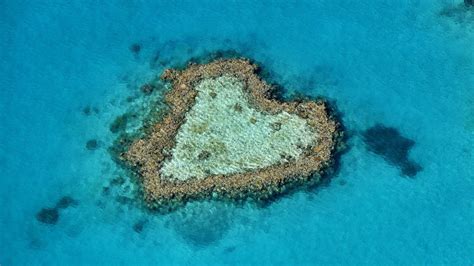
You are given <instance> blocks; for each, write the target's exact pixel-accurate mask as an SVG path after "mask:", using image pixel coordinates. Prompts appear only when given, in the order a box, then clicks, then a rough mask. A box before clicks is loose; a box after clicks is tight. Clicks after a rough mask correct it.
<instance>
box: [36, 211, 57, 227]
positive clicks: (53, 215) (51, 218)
mask: <svg viewBox="0 0 474 266" xmlns="http://www.w3.org/2000/svg"><path fill="white" fill-rule="evenodd" d="M36 219H37V220H38V221H40V222H42V223H44V224H51V225H54V224H56V223H57V222H58V220H59V211H58V209H57V208H43V209H41V210H40V211H39V212H38V213H37V214H36Z"/></svg>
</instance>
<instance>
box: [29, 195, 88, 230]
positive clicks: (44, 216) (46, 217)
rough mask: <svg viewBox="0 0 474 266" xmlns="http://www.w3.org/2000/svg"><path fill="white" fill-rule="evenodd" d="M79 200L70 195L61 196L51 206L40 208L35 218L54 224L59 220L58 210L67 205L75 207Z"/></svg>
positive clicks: (65, 207) (67, 206)
mask: <svg viewBox="0 0 474 266" xmlns="http://www.w3.org/2000/svg"><path fill="white" fill-rule="evenodd" d="M77 205H79V202H78V201H77V200H75V199H74V198H72V197H70V196H63V197H61V198H60V199H59V200H58V201H57V202H56V205H55V206H54V207H53V208H42V209H41V210H40V211H39V212H38V213H37V214H36V220H38V221H39V222H41V223H44V224H49V225H55V224H56V223H57V222H58V221H59V217H60V215H59V211H60V210H63V209H67V208H69V207H76V206H77Z"/></svg>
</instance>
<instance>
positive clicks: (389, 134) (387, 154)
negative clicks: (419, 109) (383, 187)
mask: <svg viewBox="0 0 474 266" xmlns="http://www.w3.org/2000/svg"><path fill="white" fill-rule="evenodd" d="M362 136H363V140H364V142H365V144H366V147H367V149H368V150H369V151H371V152H373V153H375V154H377V155H380V156H382V158H384V159H385V160H386V161H387V162H389V163H390V164H392V165H395V166H397V167H398V168H400V169H401V173H402V174H403V175H405V176H408V177H414V176H415V175H416V174H418V172H419V171H421V170H422V167H421V166H420V165H419V164H418V163H416V162H414V161H412V160H410V158H409V156H408V155H409V152H410V149H411V148H412V147H413V145H415V142H414V141H413V140H411V139H408V138H405V137H403V136H402V135H400V132H398V130H397V129H396V128H393V127H386V126H384V125H381V124H376V125H375V126H373V127H371V128H369V129H367V130H366V131H364V132H363V134H362Z"/></svg>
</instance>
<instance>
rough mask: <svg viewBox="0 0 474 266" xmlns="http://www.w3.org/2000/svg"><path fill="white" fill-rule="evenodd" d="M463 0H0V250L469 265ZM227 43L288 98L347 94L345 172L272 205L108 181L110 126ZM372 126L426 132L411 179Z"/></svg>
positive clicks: (468, 93) (469, 144) (471, 129)
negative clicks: (370, 139)
mask: <svg viewBox="0 0 474 266" xmlns="http://www.w3.org/2000/svg"><path fill="white" fill-rule="evenodd" d="M460 2H462V1H454V0H439V1H435V0H430V1H428V0H426V1H424V0H418V1H417V0H410V1H409V0H403V1H402V0H401V1H368V0H361V1H344V0H338V1H322V0H320V1H307V2H304V1H298V2H296V1H295V2H289V1H272V2H270V1H268V2H261V1H161V2H157V1H103V3H102V4H98V3H97V1H69V2H65V1H44V2H42V1H33V2H32V1H2V8H1V9H0V10H1V11H0V14H1V15H0V39H1V40H2V41H1V42H0V56H1V57H0V60H1V61H0V70H1V71H0V85H1V88H0V104H1V105H0V107H1V109H0V111H1V112H0V119H1V121H2V122H1V126H0V137H1V138H0V139H1V141H0V170H1V171H0V172H1V179H0V195H1V197H0V204H1V205H0V206H1V214H0V219H1V220H0V264H1V265H35V264H43V265H81V264H127V265H140V264H158V263H159V264H191V263H192V264H198V265H200V264H281V265H283V264H285V265H288V264H325V265H333V264H341V265H342V264H347V265H349V264H350V265H392V264H397V265H413V264H449V265H472V264H473V263H474V142H473V140H474V10H468V9H466V8H463V7H462V5H461V3H460ZM133 44H139V45H140V47H141V49H140V51H139V52H138V53H134V52H132V51H131V50H130V46H131V45H133ZM229 49H230V50H235V51H237V52H238V53H241V54H244V55H246V56H249V57H252V58H254V59H255V60H257V61H259V62H261V63H262V64H263V65H264V67H265V69H267V70H268V71H269V73H271V74H270V77H269V78H271V79H272V80H274V81H277V82H279V83H280V84H282V85H283V86H284V87H285V88H286V90H287V91H286V95H290V94H291V93H294V92H300V93H304V94H307V95H310V96H324V97H327V98H330V99H332V100H333V101H335V103H336V105H337V108H338V110H339V111H340V112H341V115H342V119H343V122H344V125H345V126H346V128H347V130H348V132H349V134H348V135H349V139H348V147H349V149H348V150H347V152H346V153H345V154H343V156H342V157H341V165H340V168H339V171H338V173H337V175H336V176H334V177H333V178H331V179H330V180H329V181H328V182H325V184H323V185H321V186H319V187H318V188H315V189H313V190H310V191H301V192H298V193H294V194H292V195H288V196H285V197H284V198H283V199H281V200H278V201H276V202H274V203H273V204H271V205H270V206H268V207H266V208H257V207H255V206H252V205H245V206H241V207H236V206H233V205H229V204H225V203H216V202H210V203H209V202H203V203H194V204H190V205H188V206H187V207H186V208H184V209H181V210H179V211H178V212H175V213H172V214H170V215H165V216H160V215H152V214H149V213H147V212H145V211H143V210H141V209H139V208H137V207H134V206H133V205H132V204H129V203H128V201H127V200H126V199H127V198H124V197H125V196H126V197H129V196H130V191H133V184H128V180H126V181H125V184H119V185H109V184H110V182H111V181H110V180H111V179H114V178H115V179H116V178H117V177H118V176H123V177H124V176H125V175H124V173H123V172H122V170H121V169H119V168H118V167H117V166H116V165H115V163H114V162H113V161H112V159H111V157H110V155H109V153H108V152H107V148H108V147H109V146H110V145H111V143H112V141H113V140H114V139H115V138H116V135H115V134H113V133H111V132H110V130H109V125H110V124H111V123H112V121H113V120H114V119H115V117H117V116H118V115H121V114H123V113H124V112H127V111H130V110H132V111H133V110H140V109H141V108H143V107H146V106H147V104H149V102H152V101H153V100H156V99H159V97H160V93H161V92H162V91H159V90H158V91H155V92H154V93H153V95H152V96H144V95H143V94H142V93H141V92H140V90H139V86H140V85H141V84H143V83H144V82H148V81H150V80H151V79H152V78H153V77H154V76H156V75H157V74H159V73H160V72H161V71H162V70H163V67H166V66H170V65H176V64H180V63H183V62H186V61H187V60H188V59H189V58H190V57H193V56H199V55H202V54H205V53H209V52H212V51H215V50H229ZM86 107H90V110H91V111H90V112H86V113H88V114H86V113H85V112H84V111H85V110H84V108H86ZM377 124H380V125H383V126H385V127H390V128H394V129H396V131H397V132H398V133H399V137H400V138H402V139H403V138H404V139H405V140H410V141H411V142H412V143H413V144H414V145H413V146H412V147H411V148H409V151H408V156H409V158H405V159H406V160H410V161H412V162H416V163H417V164H418V165H420V167H421V168H422V169H421V170H420V171H419V172H417V174H416V175H415V176H413V177H411V178H410V177H408V176H405V175H403V174H402V171H401V170H400V169H399V168H400V165H397V162H396V160H392V161H390V160H389V155H387V154H385V155H384V154H377V153H375V152H373V150H372V151H371V150H370V149H368V147H367V146H368V144H367V143H364V138H363V135H364V132H367V131H366V130H367V129H369V128H371V127H373V126H375V125H377ZM135 126H136V125H135ZM133 127H134V125H133V124H131V125H129V128H128V129H127V130H129V131H132V130H133ZM382 137H383V136H382ZM91 139H96V140H97V141H98V148H97V149H95V150H89V149H87V148H86V142H87V141H88V140H91ZM402 143H403V142H402ZM406 143H409V141H408V142H406ZM395 146H396V145H395ZM392 159H393V158H392ZM402 159H403V158H402ZM402 164H403V162H402ZM116 180H117V179H116ZM116 183H121V182H118V181H116ZM104 186H108V187H110V189H109V190H110V191H104V188H103V187H104ZM127 186H128V187H131V188H127ZM127 193H128V194H127ZM66 195H69V196H71V197H73V198H74V199H75V200H77V202H78V204H77V205H76V206H70V207H68V208H65V209H62V210H60V211H59V219H58V221H57V222H56V224H44V223H40V222H39V221H38V220H37V219H36V215H37V213H38V212H39V211H40V210H41V209H42V208H46V207H48V208H52V207H54V205H55V204H56V202H57V201H58V200H59V199H60V198H61V197H63V196H66ZM120 196H121V198H119V197H120ZM140 229H141V230H140Z"/></svg>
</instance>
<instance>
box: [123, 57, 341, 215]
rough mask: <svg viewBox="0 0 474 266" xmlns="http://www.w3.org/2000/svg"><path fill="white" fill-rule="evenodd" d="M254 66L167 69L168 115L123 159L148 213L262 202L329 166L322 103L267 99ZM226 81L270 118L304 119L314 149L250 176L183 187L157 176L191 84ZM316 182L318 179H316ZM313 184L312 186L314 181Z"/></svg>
mask: <svg viewBox="0 0 474 266" xmlns="http://www.w3.org/2000/svg"><path fill="white" fill-rule="evenodd" d="M256 71H257V66H256V65H255V64H252V63H251V62H250V61H249V60H247V59H221V60H216V61H213V62H211V63H208V64H202V65H198V64H192V63H191V64H189V65H188V67H187V68H186V69H184V70H173V69H168V70H166V71H164V73H163V74H162V76H161V78H162V79H163V80H167V81H170V82H171V83H172V89H171V90H170V91H169V93H168V94H167V95H166V98H165V100H166V103H167V104H168V105H169V106H170V111H169V112H168V113H167V114H166V115H165V117H164V118H163V119H162V120H161V121H160V122H159V123H157V124H155V125H154V127H153V128H152V130H150V132H149V134H148V135H147V136H146V137H145V138H141V139H137V140H135V141H134V142H133V143H132V145H131V146H130V148H129V149H128V151H127V152H125V153H124V154H123V155H122V159H123V160H125V161H126V162H128V163H129V164H130V165H131V166H133V167H134V169H137V170H138V174H139V176H140V181H141V183H142V185H143V191H144V199H145V201H146V202H147V203H148V205H149V206H150V207H154V208H159V209H162V208H163V207H166V208H169V207H172V206H173V205H175V204H180V203H184V202H186V201H188V200H191V199H201V198H208V197H221V198H230V199H235V200H242V199H246V198H253V199H256V200H264V199H267V198H269V197H272V196H273V195H275V194H278V193H282V192H284V191H285V190H286V189H288V188H290V187H294V185H296V184H302V183H305V182H308V181H310V180H312V181H317V177H314V176H313V174H321V173H322V172H323V171H324V169H325V167H326V166H328V165H329V164H330V162H331V160H332V156H333V153H334V150H335V146H336V144H337V143H336V142H337V139H338V135H339V132H338V123H337V121H335V120H334V119H333V118H332V117H331V116H330V114H329V111H328V109H327V106H326V103H325V102H324V101H307V102H302V103H301V102H280V101H278V100H275V99H272V98H271V97H270V95H271V90H272V87H271V86H270V85H269V84H267V83H266V82H264V81H263V80H261V79H260V78H259V76H258V75H257V74H256ZM222 75H231V76H234V77H236V78H238V79H239V80H241V81H242V82H243V83H244V85H245V89H246V92H247V93H248V95H249V99H250V101H251V104H252V105H253V106H254V107H255V108H256V109H258V110H260V111H262V112H266V113H269V114H277V113H279V112H282V111H285V112H288V113H290V114H296V115H298V116H299V117H301V118H304V119H305V120H306V121H307V123H308V125H310V126H311V127H313V128H314V129H315V132H317V135H318V138H317V143H316V144H315V145H313V146H312V147H310V148H309V149H308V150H306V151H305V152H304V153H303V154H302V155H301V156H300V157H299V158H298V159H297V160H292V161H287V162H281V163H279V164H275V165H271V166H268V167H264V168H261V169H258V170H257V171H253V172H245V173H236V174H230V175H209V176H207V177H205V178H202V179H197V178H191V179H188V180H184V181H179V180H172V179H167V178H163V177H161V176H160V171H159V170H160V168H161V166H162V165H163V162H164V161H165V159H166V158H167V157H169V156H171V154H170V152H171V150H172V148H173V147H174V145H175V136H176V134H177V132H178V130H179V128H180V126H181V124H182V123H183V121H184V118H185V115H186V113H187V112H188V111H189V110H190V108H191V107H192V106H193V104H194V99H195V97H196V95H197V91H196V90H195V89H194V86H196V84H197V83H198V82H199V81H201V80H203V79H207V78H216V77H220V76H222ZM315 176H318V175H315ZM315 179H316V180H315Z"/></svg>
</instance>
